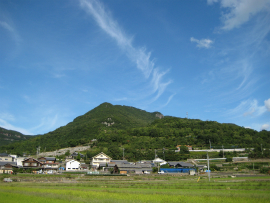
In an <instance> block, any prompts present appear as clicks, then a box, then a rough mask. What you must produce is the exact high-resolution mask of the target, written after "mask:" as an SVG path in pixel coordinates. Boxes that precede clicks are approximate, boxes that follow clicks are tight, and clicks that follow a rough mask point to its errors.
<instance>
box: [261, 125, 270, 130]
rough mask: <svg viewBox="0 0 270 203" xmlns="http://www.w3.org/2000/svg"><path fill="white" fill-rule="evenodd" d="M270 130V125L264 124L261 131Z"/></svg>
mask: <svg viewBox="0 0 270 203" xmlns="http://www.w3.org/2000/svg"><path fill="white" fill-rule="evenodd" d="M269 128H270V125H269V124H263V125H262V126H261V130H267V129H269Z"/></svg>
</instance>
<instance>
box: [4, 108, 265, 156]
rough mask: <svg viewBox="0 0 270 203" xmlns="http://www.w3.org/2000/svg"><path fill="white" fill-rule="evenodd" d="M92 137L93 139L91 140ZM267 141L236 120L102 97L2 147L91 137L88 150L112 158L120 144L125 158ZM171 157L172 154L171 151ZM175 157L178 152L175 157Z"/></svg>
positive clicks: (23, 148)
mask: <svg viewBox="0 0 270 203" xmlns="http://www.w3.org/2000/svg"><path fill="white" fill-rule="evenodd" d="M92 139H96V140H97V141H95V142H91V140H92ZM209 140H211V144H212V146H213V147H218V148H221V146H222V145H223V146H225V147H226V148H228V147H235V146H237V147H256V146H258V145H261V144H263V147H264V148H269V147H270V132H269V131H265V130H263V131H261V132H257V131H255V130H252V129H246V128H244V127H239V126H237V125H235V124H221V123H218V122H215V121H201V120H198V119H186V118H176V117H170V116H165V117H163V115H162V114H161V113H159V112H154V113H148V112H146V111H143V110H140V109H137V108H134V107H128V106H120V105H112V104H109V103H103V104H101V105H100V106H98V107H96V108H94V109H93V110H91V111H89V112H88V113H86V114H85V115H83V116H79V117H77V118H75V119H74V121H73V122H71V123H69V124H67V125H66V126H63V127H60V128H58V129H56V130H55V131H53V132H49V133H47V134H44V135H39V136H35V137H33V138H31V139H29V140H27V141H24V142H20V143H18V142H17V143H13V144H10V145H7V146H3V147H2V148H1V151H3V150H5V151H8V152H12V153H17V154H20V153H22V152H27V153H35V151H36V147H37V146H40V147H41V150H40V151H41V152H43V151H45V149H46V151H51V150H55V149H59V148H64V147H68V146H71V147H72V146H76V145H82V144H88V143H90V144H91V145H92V152H93V154H92V152H89V155H88V156H92V155H94V153H97V152H100V151H104V152H105V153H107V154H108V155H110V156H111V157H113V158H114V159H119V158H122V149H123V148H124V149H125V157H126V158H128V159H129V160H139V159H149V158H151V157H152V158H153V154H154V151H155V149H156V150H157V153H158V154H159V156H161V157H162V155H163V154H162V153H163V151H164V150H165V151H166V150H167V152H166V153H167V154H170V153H172V152H173V151H174V149H175V147H176V145H192V146H193V147H197V148H201V147H207V148H208V147H209ZM170 156H171V157H172V159H173V156H175V155H174V154H171V155H170ZM176 158H177V157H176Z"/></svg>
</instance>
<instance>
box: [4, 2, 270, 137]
mask: <svg viewBox="0 0 270 203" xmlns="http://www.w3.org/2000/svg"><path fill="white" fill-rule="evenodd" d="M269 32H270V0H256V1H254V0H189V1H178V0H169V1H168V0H143V1H142V0H139V1H127V0H113V1H109V0H103V1H96V0H77V1H76V0H70V1H68V0H58V1H54V0H48V1H36V0H25V1H20V0H15V1H14V0H3V1H0V71H1V72H0V95H1V96H0V126H1V127H4V128H6V129H12V130H17V131H20V132H22V133H24V134H30V135H35V134H44V133H47V132H49V131H53V130H55V129H56V128H58V127H60V126H63V125H66V124H67V123H69V122H71V121H73V119H74V118H75V117H77V116H80V115H83V114H85V113H86V112H88V111H90V110H91V109H93V108H95V107H96V106H98V105H99V104H101V103H103V102H110V103H112V104H119V105H127V106H134V107H137V108H141V109H144V110H146V111H149V112H153V111H160V112H161V113H162V114H164V115H170V116H177V117H186V116H188V118H194V119H201V120H204V121H205V120H212V121H218V122H220V123H235V124H237V125H239V126H244V127H249V128H252V129H255V130H258V131H260V130H262V129H266V130H270V80H269V77H270V33H269Z"/></svg>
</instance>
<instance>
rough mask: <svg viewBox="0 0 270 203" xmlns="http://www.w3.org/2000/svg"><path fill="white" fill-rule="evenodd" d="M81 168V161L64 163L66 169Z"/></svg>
mask: <svg viewBox="0 0 270 203" xmlns="http://www.w3.org/2000/svg"><path fill="white" fill-rule="evenodd" d="M72 170H73V171H74V170H81V163H80V162H78V161H75V160H71V161H68V162H67V163H66V171H72Z"/></svg>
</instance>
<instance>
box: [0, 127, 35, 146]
mask: <svg viewBox="0 0 270 203" xmlns="http://www.w3.org/2000/svg"><path fill="white" fill-rule="evenodd" d="M31 137H32V136H30V135H23V134H22V133H19V132H17V131H14V130H7V129H5V128H1V127H0V146H4V145H8V144H10V143H12V142H17V141H21V140H26V139H29V138H31Z"/></svg>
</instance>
